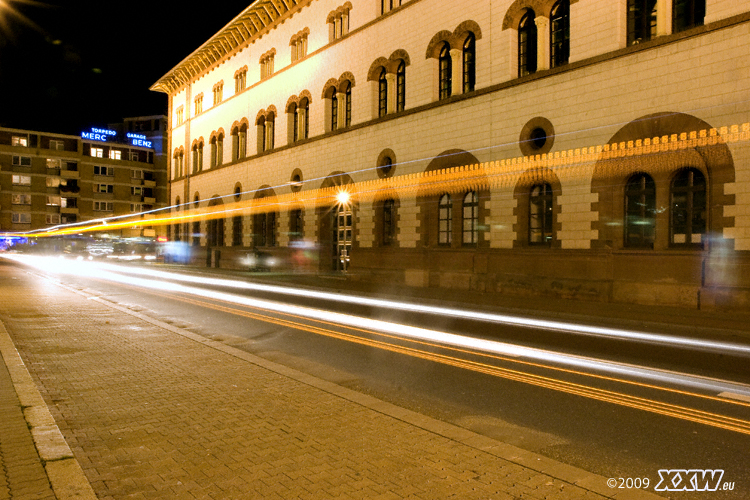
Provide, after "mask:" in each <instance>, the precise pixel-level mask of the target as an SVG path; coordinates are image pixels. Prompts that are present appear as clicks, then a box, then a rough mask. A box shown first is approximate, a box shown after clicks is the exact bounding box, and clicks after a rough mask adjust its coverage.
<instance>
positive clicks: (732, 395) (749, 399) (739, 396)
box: [719, 392, 750, 403]
mask: <svg viewBox="0 0 750 500" xmlns="http://www.w3.org/2000/svg"><path fill="white" fill-rule="evenodd" d="M719 396H721V397H723V398H730V399H736V400H738V401H747V402H748V403H750V396H747V395H745V394H735V393H733V392H720V393H719Z"/></svg>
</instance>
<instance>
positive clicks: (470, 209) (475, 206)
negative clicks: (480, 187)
mask: <svg viewBox="0 0 750 500" xmlns="http://www.w3.org/2000/svg"><path fill="white" fill-rule="evenodd" d="M462 219H463V227H462V237H461V240H462V243H463V244H464V245H476V244H477V242H478V241H479V197H478V196H477V192H476V191H469V192H468V193H466V195H465V196H464V202H463V214H462Z"/></svg>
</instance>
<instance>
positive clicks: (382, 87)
mask: <svg viewBox="0 0 750 500" xmlns="http://www.w3.org/2000/svg"><path fill="white" fill-rule="evenodd" d="M386 113H388V80H387V79H386V77H385V68H382V69H381V70H380V76H379V77H378V116H379V117H380V116H385V115H386Z"/></svg>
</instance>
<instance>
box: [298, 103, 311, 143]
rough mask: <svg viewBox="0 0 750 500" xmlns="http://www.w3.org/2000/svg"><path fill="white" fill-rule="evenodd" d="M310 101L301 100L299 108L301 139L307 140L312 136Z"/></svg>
mask: <svg viewBox="0 0 750 500" xmlns="http://www.w3.org/2000/svg"><path fill="white" fill-rule="evenodd" d="M309 118H310V101H309V100H308V99H307V97H304V98H302V99H300V101H299V106H297V120H298V123H299V134H298V135H299V136H300V137H299V138H300V139H307V138H308V137H309V135H310V120H309Z"/></svg>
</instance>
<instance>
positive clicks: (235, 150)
mask: <svg viewBox="0 0 750 500" xmlns="http://www.w3.org/2000/svg"><path fill="white" fill-rule="evenodd" d="M239 158H240V132H239V129H238V128H233V129H232V161H237V160H239Z"/></svg>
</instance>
